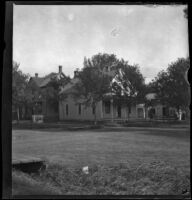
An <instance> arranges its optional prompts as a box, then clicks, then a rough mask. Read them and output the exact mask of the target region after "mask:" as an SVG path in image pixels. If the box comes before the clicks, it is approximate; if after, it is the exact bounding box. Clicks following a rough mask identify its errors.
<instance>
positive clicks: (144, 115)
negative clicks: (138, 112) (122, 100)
mask: <svg viewBox="0 0 192 200" xmlns="http://www.w3.org/2000/svg"><path fill="white" fill-rule="evenodd" d="M143 117H144V119H146V113H145V107H144V108H143Z"/></svg>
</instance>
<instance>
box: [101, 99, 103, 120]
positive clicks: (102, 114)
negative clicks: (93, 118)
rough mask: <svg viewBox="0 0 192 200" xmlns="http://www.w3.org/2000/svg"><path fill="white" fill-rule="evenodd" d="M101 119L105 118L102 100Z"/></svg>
mask: <svg viewBox="0 0 192 200" xmlns="http://www.w3.org/2000/svg"><path fill="white" fill-rule="evenodd" d="M101 119H103V101H102V100H101Z"/></svg>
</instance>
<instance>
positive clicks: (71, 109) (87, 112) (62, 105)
mask: <svg viewBox="0 0 192 200" xmlns="http://www.w3.org/2000/svg"><path fill="white" fill-rule="evenodd" d="M78 103H81V100H79V101H74V99H73V98H72V97H71V96H70V95H69V96H68V97H67V99H65V100H64V101H60V102H59V119H60V120H94V114H93V112H92V108H91V107H85V105H82V104H81V114H79V105H78ZM67 104H68V115H67V113H66V105H67ZM95 112H96V118H97V120H100V119H101V117H102V116H101V102H99V103H98V104H97V107H96V110H95Z"/></svg>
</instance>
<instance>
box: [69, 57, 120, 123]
mask: <svg viewBox="0 0 192 200" xmlns="http://www.w3.org/2000/svg"><path fill="white" fill-rule="evenodd" d="M117 61H118V60H117V58H116V56H115V55H114V54H97V55H94V56H93V57H92V58H91V59H89V58H88V59H87V58H84V67H83V69H82V70H81V71H79V72H78V79H79V82H78V83H77V84H76V85H75V92H74V94H73V96H74V98H75V99H81V101H82V104H84V105H85V106H86V107H87V106H91V107H92V109H93V110H94V118H95V124H96V121H97V119H96V108H97V104H98V102H99V101H101V100H102V99H103V98H104V96H105V94H106V93H108V92H110V91H111V88H110V82H111V80H112V76H111V75H110V73H109V68H110V67H114V66H115V65H116V64H117Z"/></svg>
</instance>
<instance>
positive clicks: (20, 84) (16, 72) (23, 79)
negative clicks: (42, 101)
mask: <svg viewBox="0 0 192 200" xmlns="http://www.w3.org/2000/svg"><path fill="white" fill-rule="evenodd" d="M19 65H20V64H19V63H17V62H15V61H14V62H13V68H12V105H13V107H15V109H16V110H17V118H18V120H20V109H21V108H22V106H23V105H24V104H25V103H26V95H25V90H26V87H27V81H28V78H29V76H28V75H26V74H24V73H23V72H22V71H21V70H20V69H19Z"/></svg>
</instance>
